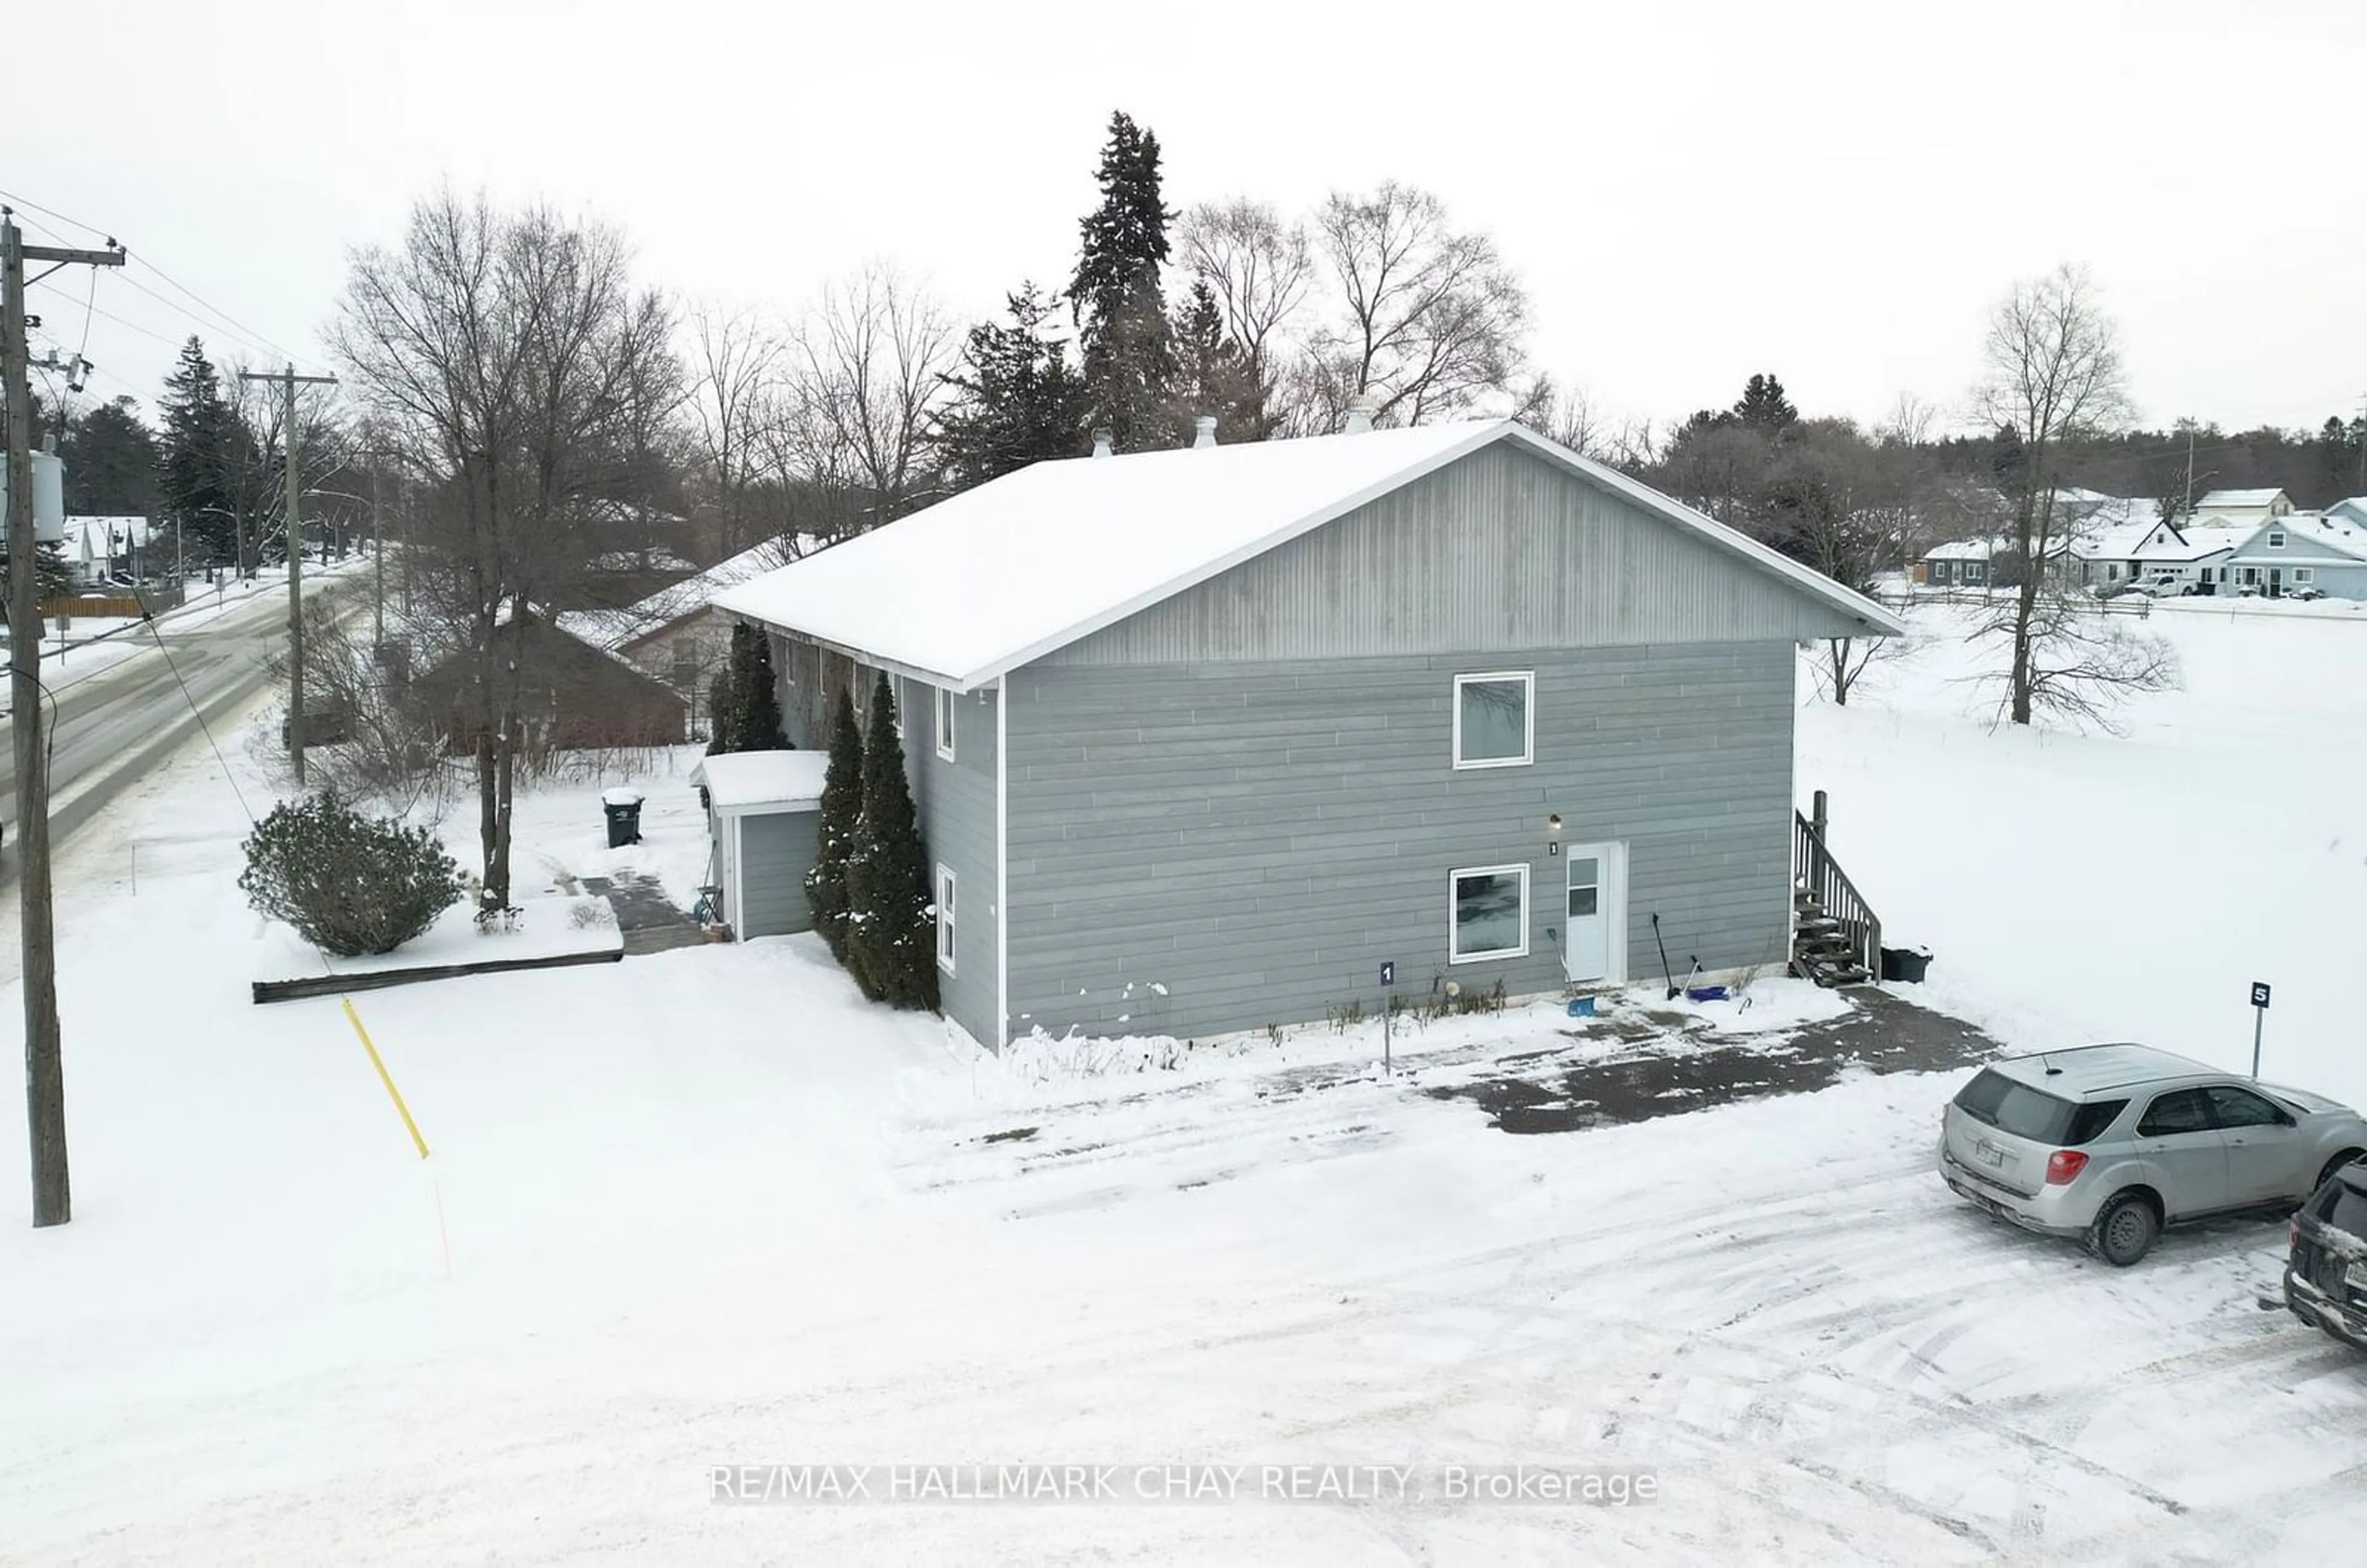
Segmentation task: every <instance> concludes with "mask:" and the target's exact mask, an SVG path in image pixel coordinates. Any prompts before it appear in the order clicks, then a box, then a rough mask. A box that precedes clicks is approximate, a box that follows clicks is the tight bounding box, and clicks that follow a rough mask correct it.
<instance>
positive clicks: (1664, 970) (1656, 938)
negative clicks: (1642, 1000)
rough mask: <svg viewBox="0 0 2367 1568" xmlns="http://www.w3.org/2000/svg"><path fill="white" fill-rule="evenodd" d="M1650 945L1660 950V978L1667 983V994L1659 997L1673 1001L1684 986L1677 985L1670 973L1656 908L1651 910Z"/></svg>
mask: <svg viewBox="0 0 2367 1568" xmlns="http://www.w3.org/2000/svg"><path fill="white" fill-rule="evenodd" d="M1652 945H1654V946H1655V947H1658V948H1659V950H1660V978H1661V979H1663V980H1666V981H1667V982H1668V983H1669V994H1668V995H1667V996H1666V997H1664V998H1661V999H1662V1000H1663V1001H1671V1002H1672V1001H1675V1000H1676V999H1677V993H1678V992H1679V991H1682V990H1683V989H1684V987H1682V986H1680V985H1678V984H1677V977H1676V976H1674V975H1673V974H1671V973H1670V970H1669V944H1668V943H1667V942H1662V941H1661V940H1660V911H1659V910H1658V909H1655V910H1653V911H1652Z"/></svg>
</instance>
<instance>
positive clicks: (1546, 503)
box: [1042, 443, 1863, 665]
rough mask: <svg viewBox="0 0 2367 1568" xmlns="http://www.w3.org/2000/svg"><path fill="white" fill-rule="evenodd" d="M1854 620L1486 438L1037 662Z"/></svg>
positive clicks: (1289, 653)
mask: <svg viewBox="0 0 2367 1568" xmlns="http://www.w3.org/2000/svg"><path fill="white" fill-rule="evenodd" d="M1859 629H1863V628H1859V627H1857V626H1855V625H1854V623H1853V622H1852V621H1850V620H1849V619H1848V618H1846V617H1844V616H1843V615H1841V614H1840V612H1838V611H1836V610H1833V609H1830V608H1829V607H1827V606H1826V605H1824V604H1821V603H1819V602H1818V601H1817V600H1814V599H1812V598H1810V597H1809V596H1808V595H1807V593H1806V592H1804V591H1802V590H1801V589H1800V588H1798V587H1796V586H1795V585H1793V584H1791V583H1789V582H1786V581H1783V580H1782V579H1780V578H1777V577H1776V576H1774V575H1773V574H1772V572H1770V571H1768V570H1765V569H1764V568H1761V567H1759V566H1756V565H1753V564H1751V563H1749V562H1746V561H1744V560H1743V559H1742V558H1739V557H1738V556H1736V555H1734V554H1732V553H1730V552H1728V551H1727V550H1724V549H1721V548H1719V547H1717V546H1716V545H1713V544H1710V543H1708V542H1707V541H1705V540H1704V539H1703V538H1702V537H1700V536H1698V535H1695V534H1693V533H1691V532H1689V531H1687V530H1685V529H1682V528H1680V527H1678V526H1677V525H1674V524H1671V523H1668V522H1665V521H1663V520H1661V519H1660V518H1658V517H1655V516H1653V515H1652V514H1651V513H1647V512H1645V511H1643V510H1641V509H1640V508H1638V507H1637V506H1635V505H1634V504H1632V503H1631V502H1627V501H1625V500H1624V499H1622V498H1621V497H1619V496H1617V495H1615V494H1614V493H1613V492H1612V491H1607V490H1604V489H1603V488H1601V487H1600V486H1598V485H1596V484H1594V483H1593V482H1591V481H1590V480H1587V479H1581V478H1580V477H1578V476H1576V475H1573V474H1570V473H1569V472H1567V471H1566V470H1564V469H1562V468H1558V467H1557V466H1555V465H1553V464H1551V463H1548V462H1546V461H1545V460H1544V459H1542V458H1540V457H1535V456H1533V455H1531V454H1529V453H1527V452H1524V451H1521V450H1518V449H1516V448H1514V447H1512V446H1508V445H1504V444H1501V443H1500V444H1498V445H1496V446H1489V447H1487V448H1484V449H1483V450H1481V451H1478V452H1475V453H1473V454H1472V455H1471V456H1469V457H1465V458H1462V459H1460V460H1459V461H1457V462H1455V463H1451V464H1449V465H1447V466H1446V467H1445V468H1441V469H1439V470H1438V471H1437V472H1436V473H1433V474H1430V475H1427V476H1425V477H1424V478H1422V479H1417V480H1415V481H1414V482H1413V483H1411V484H1409V485H1406V486H1403V487H1402V488H1400V489H1398V490H1395V491H1390V492H1389V493H1388V494H1387V495H1384V496H1382V497H1380V498H1379V499H1377V500H1376V501H1373V502H1369V503H1367V504H1365V506H1362V507H1359V508H1357V509H1356V510H1355V511H1353V512H1351V513H1347V514H1345V515H1344V516H1342V517H1340V518H1338V519H1336V520H1335V521H1333V522H1331V523H1329V524H1326V525H1323V526H1322V527H1320V528H1318V529H1316V530H1314V531H1313V532H1312V533H1309V534H1306V535H1303V536H1300V537H1299V538H1297V539H1294V540H1292V541H1291V542H1290V543H1288V544H1286V545H1284V546H1282V547H1278V548H1276V549H1273V550H1269V551H1268V552H1266V553H1265V554H1264V555H1262V556H1259V557H1257V558H1254V559H1252V560H1249V561H1245V562H1243V563H1242V564H1240V566H1237V567H1234V568H1233V569H1232V570H1229V571H1226V572H1222V573H1220V574H1218V575H1217V576H1216V577H1214V578H1211V579H1210V580H1209V581H1206V582H1204V583H1202V584H1200V585H1199V586H1198V587H1196V588H1194V589H1191V590H1188V591H1187V592H1183V593H1179V594H1177V595H1176V596H1174V597H1173V598H1172V599H1167V600H1163V601H1161V603H1159V604H1153V605H1151V606H1150V607H1149V608H1147V609H1145V610H1142V611H1140V612H1138V613H1137V614H1136V615H1131V616H1128V617H1127V619H1125V620H1123V621H1120V622H1118V623H1116V625H1114V626H1109V627H1106V628H1105V629H1104V630H1102V631H1100V632H1097V633H1095V634H1093V636H1091V637H1085V638H1082V639H1081V640H1080V641H1077V642H1075V643H1071V644H1070V645H1069V646H1068V647H1067V648H1064V649H1059V650H1057V651H1055V652H1053V653H1051V654H1048V655H1047V656H1046V657H1045V659H1044V660H1042V662H1043V663H1045V664H1050V665H1111V664H1163V663H1181V662H1187V661H1193V662H1205V661H1208V660H1281V659H1323V658H1332V657H1369V656H1372V655H1376V654H1391V653H1444V652H1456V653H1475V652H1485V651H1489V650H1512V649H1528V648H1603V647H1622V646H1644V645H1661V644H1670V643H1690V642H1706V641H1716V642H1735V641H1771V642H1772V641H1777V640H1785V641H1790V640H1797V639H1800V638H1806V637H1825V636H1829V635H1840V634H1846V633H1849V632H1851V631H1852V630H1859Z"/></svg>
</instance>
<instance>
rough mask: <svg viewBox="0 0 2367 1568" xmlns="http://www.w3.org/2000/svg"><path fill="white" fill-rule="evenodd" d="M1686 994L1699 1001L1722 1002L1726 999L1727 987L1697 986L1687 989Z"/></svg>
mask: <svg viewBox="0 0 2367 1568" xmlns="http://www.w3.org/2000/svg"><path fill="white" fill-rule="evenodd" d="M1685 996H1686V997H1687V998H1690V999H1691V1000H1693V1001H1697V1002H1722V1001H1724V1000H1726V987H1724V986H1695V987H1692V988H1691V989H1690V990H1688V991H1686V992H1685Z"/></svg>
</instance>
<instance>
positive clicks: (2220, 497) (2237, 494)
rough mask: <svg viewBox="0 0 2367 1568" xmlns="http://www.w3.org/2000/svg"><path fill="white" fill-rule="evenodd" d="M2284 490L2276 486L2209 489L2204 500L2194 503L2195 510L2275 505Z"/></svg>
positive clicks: (2200, 511) (2206, 510) (2199, 511)
mask: <svg viewBox="0 0 2367 1568" xmlns="http://www.w3.org/2000/svg"><path fill="white" fill-rule="evenodd" d="M2284 493H2285V492H2284V491H2281V490H2278V489H2276V488H2275V487H2274V486H2271V487H2270V488H2269V489H2267V490H2214V491H2207V492H2206V493H2205V494H2204V495H2203V499H2202V500H2200V501H2198V502H2195V503H2194V510H2195V511H2196V512H2198V513H2203V512H2208V511H2210V510H2211V509H2212V508H2214V507H2235V508H2237V509H2238V510H2242V509H2246V508H2251V507H2261V506H2273V505H2275V504H2276V503H2277V502H2278V500H2279V499H2280V498H2282V496H2283V495H2284Z"/></svg>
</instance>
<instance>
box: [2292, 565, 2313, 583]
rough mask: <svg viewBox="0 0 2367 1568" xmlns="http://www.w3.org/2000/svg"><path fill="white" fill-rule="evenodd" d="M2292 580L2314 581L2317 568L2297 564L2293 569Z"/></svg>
mask: <svg viewBox="0 0 2367 1568" xmlns="http://www.w3.org/2000/svg"><path fill="white" fill-rule="evenodd" d="M2293 581H2295V582H2315V581H2317V569H2316V567H2309V566H2297V567H2295V568H2293Z"/></svg>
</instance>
